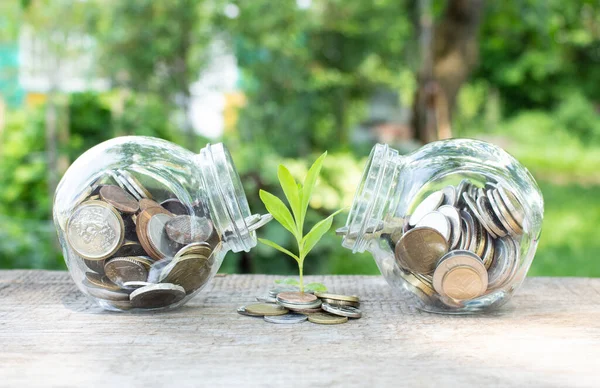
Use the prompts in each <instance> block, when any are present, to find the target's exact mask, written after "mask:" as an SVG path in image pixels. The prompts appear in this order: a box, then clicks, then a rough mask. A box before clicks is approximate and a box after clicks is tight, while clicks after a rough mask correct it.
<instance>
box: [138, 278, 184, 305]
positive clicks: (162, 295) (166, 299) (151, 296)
mask: <svg viewBox="0 0 600 388" xmlns="http://www.w3.org/2000/svg"><path fill="white" fill-rule="evenodd" d="M183 298H185V290H184V289H183V287H180V286H178V285H175V284H169V283H161V284H152V285H150V286H145V287H140V288H138V289H137V290H135V291H133V292H132V293H131V295H130V296H129V299H130V300H131V303H132V304H133V306H134V307H141V308H149V309H152V308H160V307H167V306H170V305H172V304H174V303H177V302H180V301H181V300H182V299H183Z"/></svg>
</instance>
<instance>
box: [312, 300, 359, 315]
mask: <svg viewBox="0 0 600 388" xmlns="http://www.w3.org/2000/svg"><path fill="white" fill-rule="evenodd" d="M321 308H322V309H323V310H325V311H327V312H328V313H331V314H334V315H339V316H341V317H348V318H360V317H361V316H362V312H361V311H360V310H359V309H357V308H356V307H352V306H335V305H332V304H328V303H323V304H322V305H321Z"/></svg>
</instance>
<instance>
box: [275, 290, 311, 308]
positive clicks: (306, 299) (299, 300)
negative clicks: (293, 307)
mask: <svg viewBox="0 0 600 388" xmlns="http://www.w3.org/2000/svg"><path fill="white" fill-rule="evenodd" d="M317 299H318V298H317V297H316V296H315V295H313V294H307V293H304V292H281V293H279V294H277V301H278V302H283V303H288V304H299V305H307V304H312V303H314V302H315V301H316V300H317Z"/></svg>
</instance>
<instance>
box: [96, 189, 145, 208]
mask: <svg viewBox="0 0 600 388" xmlns="http://www.w3.org/2000/svg"><path fill="white" fill-rule="evenodd" d="M100 198H102V200H103V201H105V202H107V203H109V204H110V205H112V206H113V207H114V208H115V209H117V210H118V211H120V212H122V213H128V214H133V213H137V212H138V210H140V204H139V203H138V201H137V200H136V199H135V198H134V197H132V196H131V195H130V194H129V193H127V192H126V191H125V190H123V189H122V188H120V187H119V186H114V185H106V186H103V187H102V189H100Z"/></svg>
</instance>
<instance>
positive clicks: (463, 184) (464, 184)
mask: <svg viewBox="0 0 600 388" xmlns="http://www.w3.org/2000/svg"><path fill="white" fill-rule="evenodd" d="M470 185H471V183H470V182H469V180H468V179H463V180H462V181H460V183H459V184H458V186H457V187H456V200H455V202H454V206H456V207H460V205H462V204H463V203H464V199H463V194H464V193H465V192H466V191H467V189H468V187H469V186H470Z"/></svg>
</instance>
